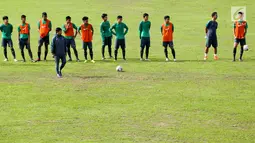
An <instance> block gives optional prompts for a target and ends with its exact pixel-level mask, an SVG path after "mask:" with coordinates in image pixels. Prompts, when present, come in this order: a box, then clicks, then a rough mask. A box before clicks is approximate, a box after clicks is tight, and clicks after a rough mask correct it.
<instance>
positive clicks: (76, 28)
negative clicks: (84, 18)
mask: <svg viewBox="0 0 255 143" xmlns="http://www.w3.org/2000/svg"><path fill="white" fill-rule="evenodd" d="M71 24H72V25H73V29H75V30H76V31H77V30H78V27H77V26H76V25H75V24H74V23H71ZM62 30H63V32H64V33H66V32H67V29H66V24H63V25H62ZM65 38H66V39H73V36H65Z"/></svg>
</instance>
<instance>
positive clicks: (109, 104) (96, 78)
mask: <svg viewBox="0 0 255 143" xmlns="http://www.w3.org/2000/svg"><path fill="white" fill-rule="evenodd" d="M0 5H1V8H0V17H1V18H2V16H4V15H8V16H9V22H10V23H11V24H12V25H13V27H14V32H13V35H12V37H13V42H14V48H15V50H16V55H17V59H18V60H21V59H22V58H21V55H20V50H19V48H18V42H17V41H18V40H17V35H18V33H17V27H18V25H19V24H20V22H21V21H20V16H21V15H22V14H25V15H27V21H28V22H29V23H30V25H31V48H32V51H33V55H34V58H36V55H37V45H38V44H37V43H38V37H39V34H38V32H37V22H38V21H39V20H40V18H41V13H42V12H44V11H45V12H47V13H48V18H49V19H50V20H51V21H52V25H53V32H51V38H52V37H53V35H54V29H55V28H56V27H58V26H62V24H64V23H65V17H66V16H67V15H70V16H71V17H72V22H73V23H75V24H76V25H78V26H79V25H80V24H81V23H82V21H81V19H82V17H83V16H88V17H89V22H90V23H91V24H92V25H93V27H94V30H95V34H94V37H93V49H94V56H95V61H96V63H94V64H93V63H83V62H79V63H77V62H75V61H73V62H68V63H67V65H66V67H65V69H64V71H63V75H64V78H62V79H58V78H57V77H56V74H55V67H54V66H55V65H54V60H53V59H52V58H51V56H50V55H48V61H47V62H39V63H31V62H26V63H22V62H17V63H14V62H13V60H12V56H11V52H10V50H9V49H8V57H9V58H10V61H9V62H3V59H4V57H3V53H2V50H3V49H2V48H1V52H0V143H56V142H58V143H64V142H66V143H70V142H72V143H78V142H108V143H122V142H138V143H147V142H155V143H161V142H162V143H163V142H166V143H169V142H186V143H190V142H193V143H198V142H215V143H227V142H231V143H232V142H235V143H246V142H247V143H252V142H255V107H254V106H255V98H254V97H255V88H254V87H255V74H254V71H255V52H254V45H255V41H253V40H254V39H255V28H254V26H255V16H254V15H255V9H254V7H255V3H254V1H253V0H240V1H238V0H195V1H191V0H170V1H165V0H110V1H103V0H91V1H88V0H72V1H68V0H62V1H61V0H44V1H39V0H24V1H19V0H1V1H0ZM231 6H246V8H247V22H248V25H249V28H248V33H247V44H248V45H249V48H250V50H249V51H246V52H245V53H244V61H243V62H239V61H236V62H232V51H233V42H234V40H233V38H234V37H233V31H232V28H233V27H232V25H233V23H232V21H231ZM213 11H217V12H218V20H217V21H218V24H219V26H218V30H217V34H218V42H219V51H218V55H219V60H218V61H214V60H213V49H210V52H209V60H208V61H206V62H205V61H203V56H204V46H205V39H204V36H205V32H204V29H205V25H206V23H207V22H208V21H209V20H210V19H211V13H212V12H213ZM145 12H147V13H149V15H150V19H149V20H150V21H151V23H152V27H151V50H150V60H151V61H149V62H145V61H144V62H142V61H140V60H139V50H140V47H139V46H140V40H139V35H138V27H139V23H140V21H141V20H142V14H143V13H145ZM102 13H107V14H108V17H109V21H110V23H111V24H113V23H114V22H115V21H116V17H117V15H122V16H123V22H124V23H126V24H127V26H128V27H129V32H128V34H127V36H126V46H127V49H126V51H127V61H123V60H122V59H119V60H118V61H117V62H114V61H113V60H112V59H107V60H105V61H102V60H101V37H100V33H99V32H100V31H99V27H100V23H101V21H102V20H101V14H102ZM165 15H170V16H171V21H172V22H173V24H174V26H175V32H174V44H175V50H176V55H177V62H172V61H170V62H165V57H164V49H163V47H162V41H161V39H162V38H161V34H160V26H161V25H162V23H163V17H164V16H165ZM76 44H77V49H78V52H79V57H80V59H81V60H84V56H83V50H82V45H81V40H80V36H77V38H76ZM43 50H44V47H42V51H43ZM239 50H240V47H239V48H238V54H237V56H239ZM169 51H170V50H169ZM25 54H26V56H27V59H29V58H28V54H27V51H25ZM72 54H73V51H72ZM106 55H108V53H107V50H106ZM120 55H121V54H119V56H120ZM73 57H74V55H73ZM169 57H171V54H169ZM171 59H172V58H171ZM118 65H121V66H122V67H123V69H124V71H125V72H116V71H115V68H116V66H118Z"/></svg>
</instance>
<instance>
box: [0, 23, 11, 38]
mask: <svg viewBox="0 0 255 143" xmlns="http://www.w3.org/2000/svg"><path fill="white" fill-rule="evenodd" d="M0 31H1V32H2V38H3V39H11V37H12V31H13V27H12V25H11V24H10V23H8V24H7V25H5V24H2V25H1V26H0Z"/></svg>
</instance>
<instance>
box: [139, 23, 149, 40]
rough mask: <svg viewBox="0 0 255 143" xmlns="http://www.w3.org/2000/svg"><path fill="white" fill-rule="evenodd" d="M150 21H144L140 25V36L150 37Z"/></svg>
mask: <svg viewBox="0 0 255 143" xmlns="http://www.w3.org/2000/svg"><path fill="white" fill-rule="evenodd" d="M150 28H151V22H150V21H142V22H141V23H140V25H139V36H140V38H141V37H150Z"/></svg>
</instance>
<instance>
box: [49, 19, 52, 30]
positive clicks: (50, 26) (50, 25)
mask: <svg viewBox="0 0 255 143" xmlns="http://www.w3.org/2000/svg"><path fill="white" fill-rule="evenodd" d="M51 29H52V24H51V21H50V23H49V33H50V31H51Z"/></svg>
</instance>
